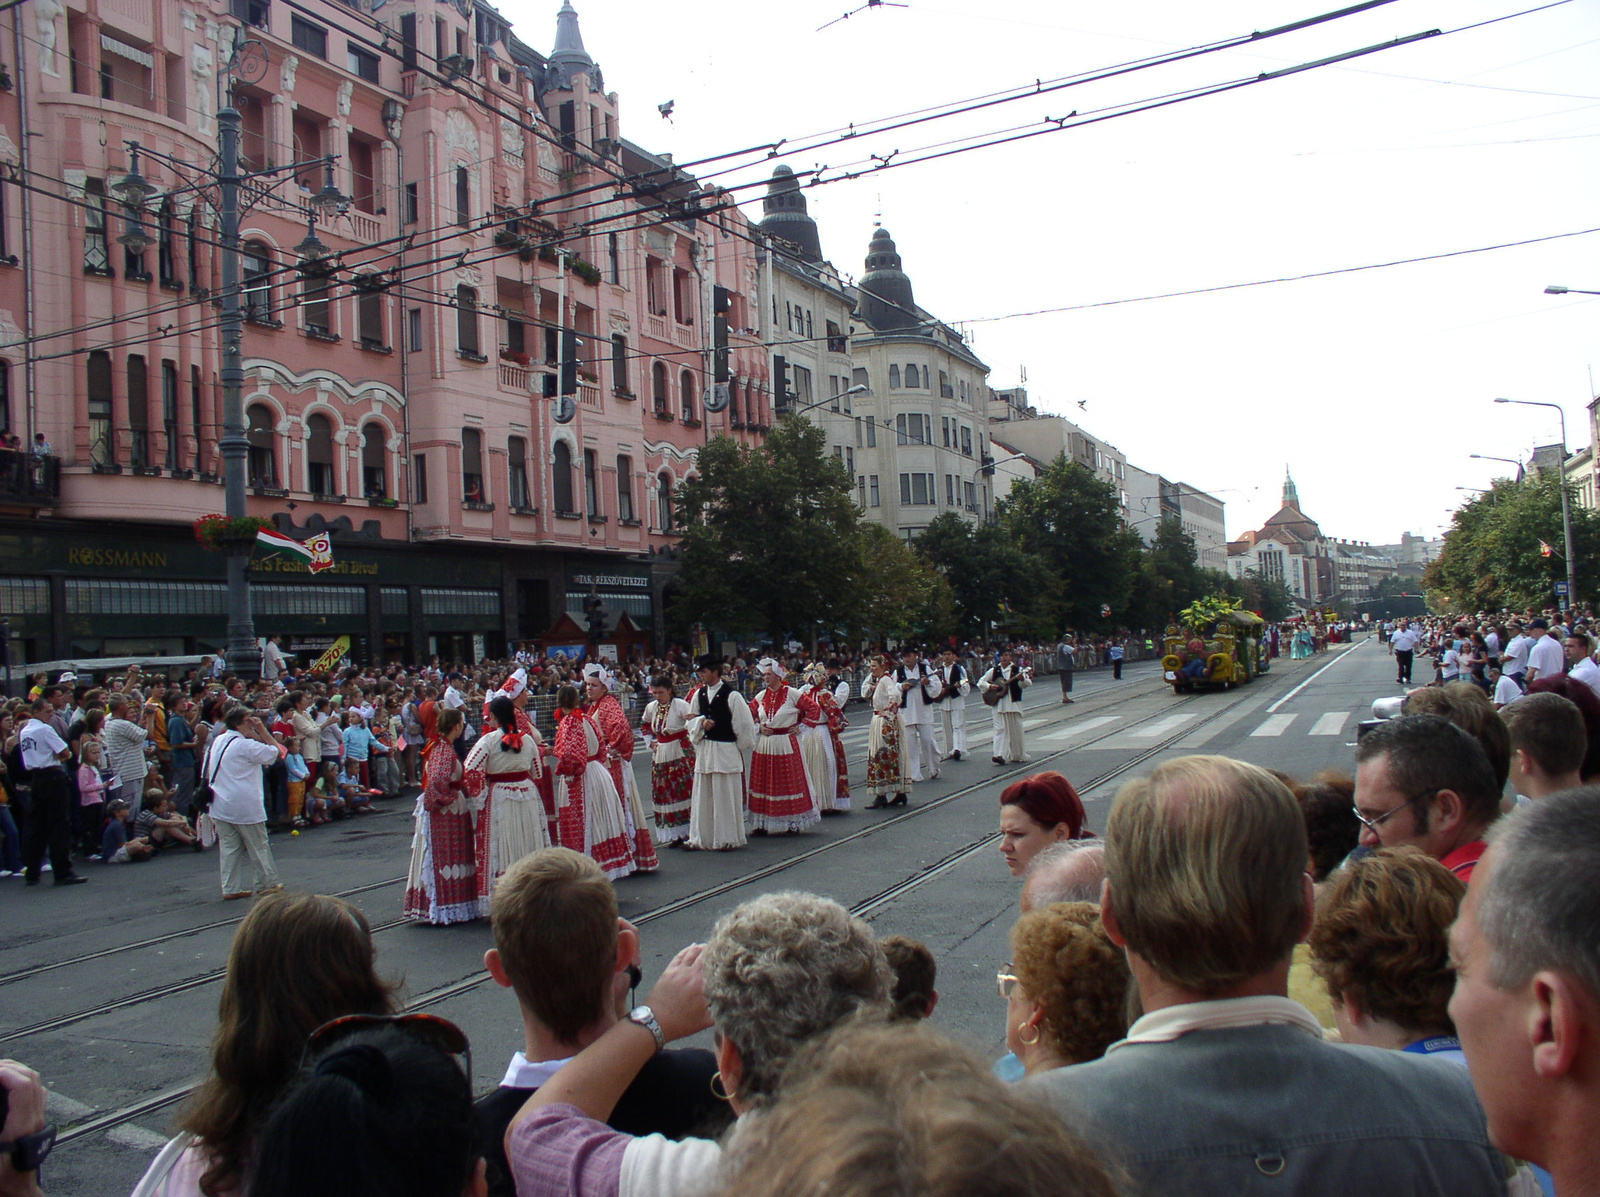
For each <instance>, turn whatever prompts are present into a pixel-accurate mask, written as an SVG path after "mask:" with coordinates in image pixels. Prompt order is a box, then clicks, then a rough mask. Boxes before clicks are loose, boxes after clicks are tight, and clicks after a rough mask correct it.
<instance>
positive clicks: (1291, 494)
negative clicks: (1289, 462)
mask: <svg viewBox="0 0 1600 1197" xmlns="http://www.w3.org/2000/svg"><path fill="white" fill-rule="evenodd" d="M1283 505H1284V506H1285V507H1293V508H1294V509H1295V510H1296V511H1299V510H1300V492H1299V491H1297V490H1296V489H1295V487H1294V479H1293V478H1291V477H1290V476H1289V467H1288V466H1284V467H1283Z"/></svg>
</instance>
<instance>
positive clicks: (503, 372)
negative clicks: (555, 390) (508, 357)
mask: <svg viewBox="0 0 1600 1197" xmlns="http://www.w3.org/2000/svg"><path fill="white" fill-rule="evenodd" d="M529 374H530V372H529V370H528V368H527V367H526V366H513V365H511V364H509V363H507V362H501V363H500V385H501V386H503V387H505V388H506V389H507V390H512V391H526V390H527V389H528V378H529Z"/></svg>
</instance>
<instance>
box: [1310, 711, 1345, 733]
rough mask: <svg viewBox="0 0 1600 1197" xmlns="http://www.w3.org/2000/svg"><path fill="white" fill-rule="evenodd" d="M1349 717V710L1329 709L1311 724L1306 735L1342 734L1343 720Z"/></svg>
mask: <svg viewBox="0 0 1600 1197" xmlns="http://www.w3.org/2000/svg"><path fill="white" fill-rule="evenodd" d="M1349 718H1350V712H1349V711H1329V712H1328V713H1327V714H1326V715H1324V716H1323V717H1322V718H1321V719H1318V720H1317V721H1316V722H1315V723H1313V724H1312V725H1311V730H1310V731H1309V732H1307V733H1306V734H1307V735H1308V736H1338V735H1342V734H1344V724H1345V720H1347V719H1349Z"/></svg>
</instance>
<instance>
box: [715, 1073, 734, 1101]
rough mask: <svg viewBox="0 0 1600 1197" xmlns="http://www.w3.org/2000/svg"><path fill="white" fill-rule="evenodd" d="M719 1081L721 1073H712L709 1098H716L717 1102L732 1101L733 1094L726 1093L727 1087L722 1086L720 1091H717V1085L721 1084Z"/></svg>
mask: <svg viewBox="0 0 1600 1197" xmlns="http://www.w3.org/2000/svg"><path fill="white" fill-rule="evenodd" d="M721 1081H722V1073H721V1072H713V1073H712V1074H711V1096H712V1097H714V1098H716V1099H717V1100H718V1101H732V1100H733V1094H731V1093H729V1092H728V1087H727V1086H726V1085H722V1087H721V1089H720V1090H719V1089H718V1085H719V1084H721Z"/></svg>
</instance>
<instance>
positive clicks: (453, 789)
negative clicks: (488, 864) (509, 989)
mask: <svg viewBox="0 0 1600 1197" xmlns="http://www.w3.org/2000/svg"><path fill="white" fill-rule="evenodd" d="M449 748H450V746H449V745H448V744H446V745H445V751H443V752H431V753H429V754H428V760H427V763H426V765H425V766H424V768H423V773H422V793H420V794H418V795H417V805H416V810H415V811H414V812H413V817H414V818H415V819H416V821H417V829H416V831H415V833H414V834H413V835H412V837H411V872H410V875H409V876H408V877H407V879H406V897H405V907H404V915H405V917H406V918H408V919H420V920H424V921H426V922H430V923H463V922H467V921H468V920H471V919H475V918H477V917H478V916H479V913H480V908H479V905H478V887H477V854H476V851H475V849H474V844H473V833H472V823H473V817H474V816H473V813H472V809H471V804H470V801H469V800H468V799H467V798H466V797H464V796H463V795H462V793H461V785H462V769H461V762H460V760H459V759H457V757H456V754H455V753H454V752H451V751H450V750H449Z"/></svg>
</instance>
